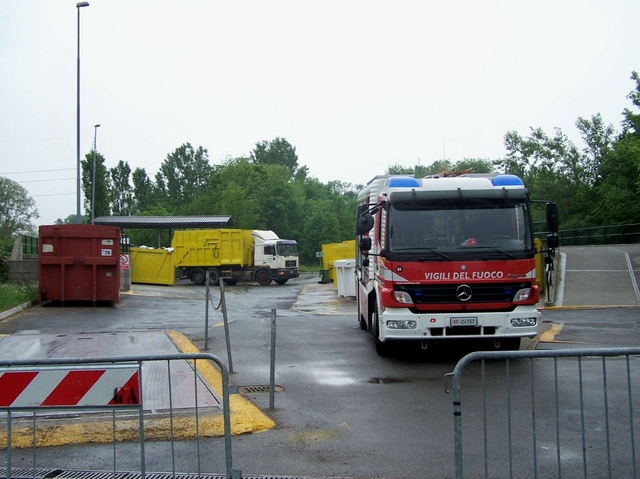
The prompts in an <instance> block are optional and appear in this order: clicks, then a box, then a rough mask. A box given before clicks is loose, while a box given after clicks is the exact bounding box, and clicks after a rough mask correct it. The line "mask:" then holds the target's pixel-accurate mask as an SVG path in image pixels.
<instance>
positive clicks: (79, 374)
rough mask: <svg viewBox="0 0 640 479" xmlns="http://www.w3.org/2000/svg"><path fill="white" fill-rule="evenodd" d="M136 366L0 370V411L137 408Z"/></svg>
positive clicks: (137, 379)
mask: <svg viewBox="0 0 640 479" xmlns="http://www.w3.org/2000/svg"><path fill="white" fill-rule="evenodd" d="M139 378H140V375H139V367H138V365H130V364H127V365H115V364H113V365H112V364H109V365H102V366H87V367H78V366H74V367H71V366H70V367H64V366H55V367H42V368H37V369H36V368H34V369H23V368H20V369H18V368H0V408H38V407H69V406H78V407H79V406H82V407H86V406H132V405H141V404H142V399H141V397H140V384H139V382H140V380H139Z"/></svg>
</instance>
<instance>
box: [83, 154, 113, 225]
mask: <svg viewBox="0 0 640 479" xmlns="http://www.w3.org/2000/svg"><path fill="white" fill-rule="evenodd" d="M94 153H95V157H94ZM94 160H95V190H94V188H93V186H92V185H93V177H94V167H93V165H94ZM81 167H82V192H83V194H84V211H85V213H84V217H85V218H86V219H87V220H88V221H89V220H91V207H92V199H93V202H94V203H95V204H94V209H93V214H94V217H95V218H97V217H99V216H109V215H110V214H111V208H110V201H109V200H110V198H109V191H110V189H111V182H110V178H109V176H108V175H107V168H106V166H105V158H104V156H102V155H101V154H100V153H99V152H97V151H95V152H94V150H91V151H90V152H89V153H87V154H86V155H85V156H84V160H82V162H81ZM74 218H75V217H74Z"/></svg>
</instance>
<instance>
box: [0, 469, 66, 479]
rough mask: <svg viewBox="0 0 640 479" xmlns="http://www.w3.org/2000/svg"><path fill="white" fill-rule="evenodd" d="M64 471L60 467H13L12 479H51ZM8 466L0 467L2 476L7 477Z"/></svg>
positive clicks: (0, 476)
mask: <svg viewBox="0 0 640 479" xmlns="http://www.w3.org/2000/svg"><path fill="white" fill-rule="evenodd" d="M61 472H62V471H61V470H60V469H33V468H27V467H21V468H16V467H12V468H11V479H49V478H52V477H57V476H58V475H59V474H60V473H61ZM7 476H8V474H7V468H6V467H0V478H5V477H7Z"/></svg>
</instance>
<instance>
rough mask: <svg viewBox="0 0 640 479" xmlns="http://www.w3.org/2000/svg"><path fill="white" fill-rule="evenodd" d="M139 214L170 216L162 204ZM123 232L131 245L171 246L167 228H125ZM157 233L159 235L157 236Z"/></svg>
mask: <svg viewBox="0 0 640 479" xmlns="http://www.w3.org/2000/svg"><path fill="white" fill-rule="evenodd" d="M139 216H171V213H170V212H169V211H168V210H167V209H166V208H165V207H164V206H153V207H151V208H149V209H148V210H146V211H143V212H142V213H141V214H140V215H139ZM124 233H125V234H126V235H127V236H128V237H129V244H130V245H131V246H149V247H152V248H157V247H168V246H171V237H170V232H169V230H167V229H161V230H160V231H158V230H156V229H148V228H135V229H132V228H127V230H125V231H124ZM158 235H159V236H158Z"/></svg>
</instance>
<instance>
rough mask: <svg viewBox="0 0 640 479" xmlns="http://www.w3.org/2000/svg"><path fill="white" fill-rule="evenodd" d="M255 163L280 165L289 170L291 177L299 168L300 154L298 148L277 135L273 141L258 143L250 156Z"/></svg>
mask: <svg viewBox="0 0 640 479" xmlns="http://www.w3.org/2000/svg"><path fill="white" fill-rule="evenodd" d="M249 158H250V159H251V161H252V162H253V163H256V164H258V165H280V166H284V167H285V168H286V169H287V170H288V171H289V178H291V177H293V176H294V174H295V173H296V171H297V169H298V155H297V154H296V148H295V147H294V146H291V144H290V143H289V142H288V141H287V140H285V139H284V138H280V137H276V139H275V140H272V141H269V142H268V141H261V142H259V143H256V146H255V148H254V149H253V151H252V152H251V155H250V156H249Z"/></svg>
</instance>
